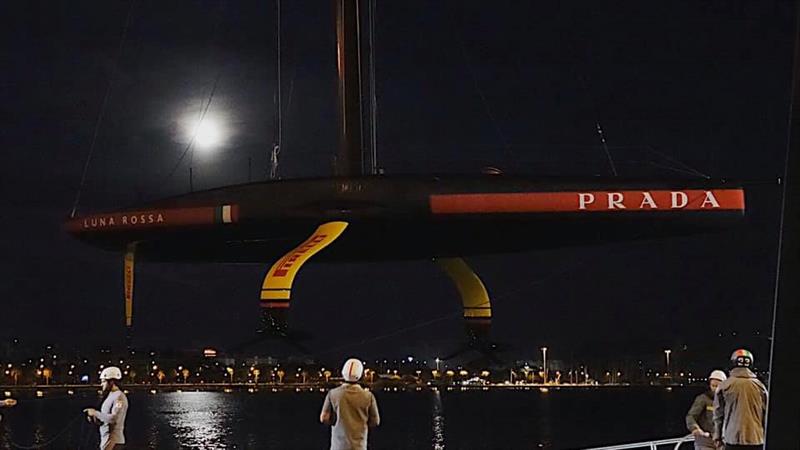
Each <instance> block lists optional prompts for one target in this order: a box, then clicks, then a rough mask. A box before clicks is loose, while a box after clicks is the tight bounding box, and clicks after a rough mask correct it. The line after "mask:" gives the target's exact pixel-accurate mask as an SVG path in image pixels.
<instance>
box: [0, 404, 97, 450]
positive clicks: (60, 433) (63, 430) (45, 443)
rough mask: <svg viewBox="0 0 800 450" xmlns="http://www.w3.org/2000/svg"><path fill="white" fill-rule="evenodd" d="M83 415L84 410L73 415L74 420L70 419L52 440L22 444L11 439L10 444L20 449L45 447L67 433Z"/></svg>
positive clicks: (30, 449) (27, 449) (28, 449)
mask: <svg viewBox="0 0 800 450" xmlns="http://www.w3.org/2000/svg"><path fill="white" fill-rule="evenodd" d="M81 416H83V411H81V412H79V413H78V414H76V415H75V417H73V418H72V420H70V421H69V422H68V423H67V426H65V427H64V428H63V429H62V430H61V431H59V432H58V433H56V434H55V435H54V436H53V437H52V438H51V439H50V440H48V441H45V442H44V443H41V444H33V445H20V444H17V443H16V442H14V441H12V440H10V439H9V444H11V446H12V447H14V448H19V449H24V450H33V449H39V448H45V447H47V446H49V445H50V444H52V443H53V442H55V441H57V440H58V439H59V438H60V437H61V436H62V435H63V434H64V433H66V432H67V431H68V430H69V429H70V428H71V427H72V425H73V424H74V423H75V421H76V420H78V419H80V418H81Z"/></svg>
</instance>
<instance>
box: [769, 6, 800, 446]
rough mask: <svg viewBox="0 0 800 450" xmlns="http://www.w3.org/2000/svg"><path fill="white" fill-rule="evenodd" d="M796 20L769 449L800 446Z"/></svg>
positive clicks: (799, 29) (799, 57)
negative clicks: (798, 399) (799, 397)
mask: <svg viewBox="0 0 800 450" xmlns="http://www.w3.org/2000/svg"><path fill="white" fill-rule="evenodd" d="M795 8H797V11H796V14H797V21H796V23H795V45H794V69H793V74H792V94H791V103H790V109H789V136H788V139H787V150H786V165H785V168H784V177H783V208H782V211H781V221H780V229H779V235H778V237H779V241H778V253H779V255H778V258H779V259H778V274H777V280H776V286H775V309H774V312H773V318H772V326H773V329H772V355H771V358H770V377H769V391H770V395H769V406H768V409H767V449H770V450H772V449H775V450H777V449H786V448H797V444H798V442H800V428H798V426H797V425H798V423H800V407H798V406H797V386H796V384H797V383H796V380H797V374H798V373H800V352H798V350H797V349H798V347H800V327H798V326H797V320H798V318H800V276H799V275H800V7H798V5H795Z"/></svg>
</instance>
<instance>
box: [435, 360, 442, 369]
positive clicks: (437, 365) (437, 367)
mask: <svg viewBox="0 0 800 450" xmlns="http://www.w3.org/2000/svg"><path fill="white" fill-rule="evenodd" d="M440 362H442V360H441V359H439V357H438V356H437V357H436V371H437V372H438V371H439V363H440Z"/></svg>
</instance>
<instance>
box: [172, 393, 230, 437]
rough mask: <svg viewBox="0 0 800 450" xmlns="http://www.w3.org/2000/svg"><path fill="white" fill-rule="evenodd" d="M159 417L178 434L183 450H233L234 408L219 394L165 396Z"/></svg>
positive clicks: (173, 394)
mask: <svg viewBox="0 0 800 450" xmlns="http://www.w3.org/2000/svg"><path fill="white" fill-rule="evenodd" d="M162 400H163V403H162V406H161V408H159V409H160V411H158V412H159V413H161V414H162V415H163V416H164V417H166V418H167V422H168V423H169V425H170V426H171V427H172V428H173V429H174V431H175V440H176V441H177V442H179V443H180V445H181V447H183V448H186V447H200V448H217V449H225V448H230V447H229V446H230V442H231V436H230V435H231V431H230V427H229V426H227V425H226V424H227V423H229V422H230V421H231V412H230V410H231V408H230V405H229V404H228V401H227V400H226V398H225V396H224V394H221V393H219V392H181V393H171V394H162Z"/></svg>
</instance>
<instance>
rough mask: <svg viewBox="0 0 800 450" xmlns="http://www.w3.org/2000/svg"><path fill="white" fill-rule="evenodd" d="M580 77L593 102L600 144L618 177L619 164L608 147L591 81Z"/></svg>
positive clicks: (613, 172) (582, 76)
mask: <svg viewBox="0 0 800 450" xmlns="http://www.w3.org/2000/svg"><path fill="white" fill-rule="evenodd" d="M578 78H579V79H580V80H581V84H582V85H583V90H584V91H586V92H587V94H588V97H589V101H590V102H591V104H592V111H593V112H594V124H595V130H596V131H597V135H598V136H600V144H601V145H602V146H603V151H604V152H605V154H606V159H607V160H608V165H609V167H610V168H611V173H612V174H613V175H614V176H615V177H616V176H618V173H617V166H616V165H615V164H614V158H613V157H612V156H611V151H610V150H609V149H608V144H607V143H606V136H605V133H603V127H602V126H601V125H600V112H599V109H598V108H597V101H596V99H595V98H594V95H593V94H592V90H591V89H590V88H589V82H588V81H586V76H584V75H582V74H581V75H579V76H578Z"/></svg>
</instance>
